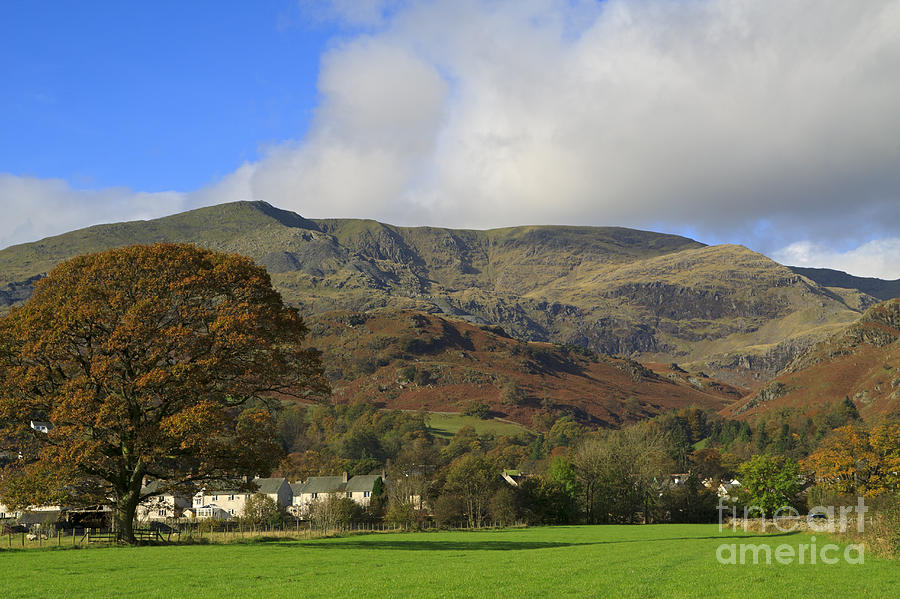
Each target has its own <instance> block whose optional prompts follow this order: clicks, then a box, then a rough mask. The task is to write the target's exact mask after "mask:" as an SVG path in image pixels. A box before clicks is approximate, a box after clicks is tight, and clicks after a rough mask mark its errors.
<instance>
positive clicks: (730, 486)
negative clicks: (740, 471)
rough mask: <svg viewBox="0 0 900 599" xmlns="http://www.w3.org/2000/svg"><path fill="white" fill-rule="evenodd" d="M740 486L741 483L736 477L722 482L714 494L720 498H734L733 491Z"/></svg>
mask: <svg viewBox="0 0 900 599" xmlns="http://www.w3.org/2000/svg"><path fill="white" fill-rule="evenodd" d="M740 486H741V483H740V482H739V481H738V480H737V479H732V480H731V481H729V482H722V483H721V484H720V485H719V488H718V489H717V490H716V494H717V495H718V496H719V497H721V498H722V499H734V495H733V492H734V491H735V490H736V489H737V488H738V487H740Z"/></svg>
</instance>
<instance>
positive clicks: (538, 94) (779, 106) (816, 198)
mask: <svg viewBox="0 0 900 599" xmlns="http://www.w3.org/2000/svg"><path fill="white" fill-rule="evenodd" d="M898 26H900V3H898V2H896V1H874V0H873V1H871V2H866V3H847V2H843V1H834V2H821V1H818V0H816V1H812V0H777V1H776V0H762V1H758V2H746V1H744V0H708V1H700V0H693V1H687V2H679V3H673V2H667V1H663V0H644V1H637V2H634V1H633V2H625V1H623V0H609V1H607V2H604V3H586V2H576V3H571V2H568V1H562V0H560V1H553V0H546V1H541V0H529V1H527V2H504V1H493V2H478V1H474V0H456V1H453V2H441V1H437V2H427V3H425V2H423V3H413V4H412V5H411V6H409V7H407V8H405V9H403V10H400V11H398V12H397V14H396V15H394V16H393V18H392V19H391V20H390V22H389V23H388V24H387V25H386V26H385V27H383V28H381V29H379V30H378V32H376V33H371V34H366V35H364V36H361V37H360V38H359V39H357V40H356V41H354V42H352V43H348V44H345V45H342V46H338V47H337V48H335V49H333V50H332V51H331V52H329V54H328V55H327V56H326V57H325V59H324V61H323V65H322V74H321V80H320V82H319V87H320V90H321V91H322V93H323V95H324V103H323V105H322V107H321V109H320V111H319V113H318V115H317V117H316V122H315V128H314V131H315V133H314V134H313V135H311V136H309V137H308V138H307V139H306V140H304V141H303V142H301V143H300V144H298V145H289V146H284V147H281V148H277V149H275V150H274V151H273V152H272V154H271V156H269V157H268V158H266V159H264V160H263V161H262V162H260V163H259V164H257V165H252V169H253V171H254V176H253V177H252V180H251V181H250V182H249V187H248V188H245V189H243V193H244V194H245V195H252V196H254V197H260V198H262V199H268V200H270V201H273V202H275V203H278V204H280V205H283V206H285V207H288V208H293V209H296V210H299V211H301V212H304V213H305V214H307V215H310V216H331V215H335V216H365V217H372V218H381V219H391V218H399V219H400V221H401V223H406V224H422V223H429V224H441V225H447V226H473V227H487V226H500V225H508V224H516V223H524V222H531V223H549V222H555V223H559V222H568V223H591V224H624V225H633V226H664V227H667V228H669V229H678V228H680V227H692V228H693V229H694V230H696V231H698V233H700V234H706V235H711V236H715V237H719V238H721V237H728V236H731V237H738V238H741V237H743V239H745V240H746V239H748V238H752V237H753V236H754V232H755V231H759V230H761V228H760V224H761V223H768V224H769V225H770V226H769V227H768V228H767V230H768V231H769V232H770V233H769V234H767V236H766V237H763V238H759V239H756V241H757V244H758V245H760V246H762V248H761V249H768V250H771V249H775V248H777V247H782V246H783V245H785V244H786V243H788V242H789V241H792V240H794V239H797V238H798V237H799V238H817V239H826V238H835V239H839V238H843V237H847V236H850V237H858V236H859V235H860V233H862V234H863V235H870V236H874V235H879V234H881V235H884V234H886V233H887V234H889V233H891V232H893V231H896V230H897V229H898V228H900V207H898V206H900V202H898V198H897V190H898V189H900V168H898V166H900V144H898V142H897V140H898V139H900V113H898V112H897V110H896V106H897V105H898V104H900V78H898V77H896V73H897V72H900V36H897V35H896V31H897V27H898ZM387 49H389V50H387ZM405 62H408V63H409V64H410V65H415V68H413V67H411V66H408V67H406V68H403V67H398V66H397V65H402V64H404V63H405ZM395 69H397V71H398V73H399V74H394V71H395ZM438 76H439V77H440V78H441V79H442V80H443V81H444V82H445V85H446V88H445V89H444V88H442V86H441V84H440V83H438V82H437V81H436V80H435V79H436V78H437V77H438ZM423 90H424V91H423ZM408 112H410V113H411V116H410V118H405V116H406V114H407V113H408ZM413 148H414V149H413ZM851 228H852V229H853V230H852V231H851V230H849V229H851ZM723 232H724V234H723ZM773 232H774V233H773Z"/></svg>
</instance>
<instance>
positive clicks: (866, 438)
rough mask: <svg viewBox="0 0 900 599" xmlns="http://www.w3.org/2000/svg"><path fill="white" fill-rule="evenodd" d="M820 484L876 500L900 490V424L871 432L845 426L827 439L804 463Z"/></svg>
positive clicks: (874, 429) (883, 426) (833, 489)
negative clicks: (876, 497)
mask: <svg viewBox="0 0 900 599" xmlns="http://www.w3.org/2000/svg"><path fill="white" fill-rule="evenodd" d="M804 466H806V467H807V468H808V469H809V470H810V471H812V472H813V473H814V474H815V477H816V483H817V484H818V485H820V486H821V487H823V488H824V489H827V490H828V491H831V492H834V493H838V494H841V495H865V496H868V497H875V496H879V495H885V494H888V493H892V492H896V491H898V490H900V424H897V423H883V424H879V425H877V426H875V427H873V428H872V430H871V431H868V430H866V429H864V428H862V427H859V426H852V425H849V426H843V427H841V428H838V429H835V430H834V431H832V433H831V434H830V435H829V436H827V437H826V438H825V439H824V440H823V441H822V444H821V445H820V446H819V449H817V450H816V451H815V452H813V454H812V455H810V456H809V458H807V459H806V461H805V462H804Z"/></svg>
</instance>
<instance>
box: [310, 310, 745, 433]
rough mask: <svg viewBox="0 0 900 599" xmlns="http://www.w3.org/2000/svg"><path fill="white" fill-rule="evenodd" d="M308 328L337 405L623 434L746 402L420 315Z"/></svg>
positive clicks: (635, 368) (340, 318)
mask: <svg viewBox="0 0 900 599" xmlns="http://www.w3.org/2000/svg"><path fill="white" fill-rule="evenodd" d="M308 324H309V327H310V330H311V331H312V335H313V337H314V338H315V340H316V344H317V347H319V349H321V350H322V352H323V356H322V359H323V363H324V364H325V365H326V369H327V371H326V372H327V375H328V377H329V379H330V380H332V385H333V387H334V400H335V401H338V402H347V403H355V402H360V401H363V402H373V403H375V404H376V405H378V406H379V407H385V408H400V409H420V408H424V409H427V410H429V411H433V412H460V411H463V410H465V409H466V408H467V407H469V406H470V405H471V404H472V403H473V402H481V403H485V404H487V405H489V406H490V410H491V415H492V416H495V417H501V418H505V419H509V420H513V421H515V422H519V423H521V424H524V425H526V426H531V425H532V424H533V422H534V418H535V416H538V417H540V416H541V415H544V416H549V417H551V418H557V417H559V416H560V415H563V414H567V415H570V416H571V417H572V418H574V419H575V420H577V421H579V422H582V423H584V424H589V425H592V426H602V427H618V426H620V425H622V424H623V423H627V422H631V421H635V420H639V419H642V418H645V417H649V416H653V415H656V414H659V413H661V412H664V411H666V410H669V409H672V408H679V407H686V406H692V405H697V406H701V407H706V408H712V409H721V408H723V407H725V406H727V405H729V404H730V403H732V402H734V401H736V400H737V399H738V398H739V397H740V396H741V392H740V391H739V390H737V389H734V388H732V387H729V386H728V385H723V384H721V383H718V382H717V381H714V380H712V379H709V378H707V377H705V376H703V375H701V374H697V373H694V374H691V373H687V372H683V371H676V370H672V369H671V368H664V367H662V366H660V367H658V368H656V371H654V370H651V369H649V368H647V367H645V366H643V365H641V364H638V363H637V362H633V361H631V360H627V359H621V358H610V357H606V356H601V355H597V354H594V353H591V352H588V351H585V350H583V349H580V348H567V347H562V346H555V345H552V344H549V343H524V342H521V341H517V340H515V339H512V338H510V337H509V336H507V335H506V334H505V332H504V331H503V330H502V329H499V328H496V327H488V326H481V325H473V324H471V323H468V322H465V321H462V320H452V319H448V318H443V317H440V316H435V315H431V314H423V313H420V312H411V311H400V312H396V311H392V310H391V311H388V310H379V311H375V312H370V313H359V312H346V311H338V312H329V313H326V314H319V315H315V316H313V317H311V318H310V319H309V320H308Z"/></svg>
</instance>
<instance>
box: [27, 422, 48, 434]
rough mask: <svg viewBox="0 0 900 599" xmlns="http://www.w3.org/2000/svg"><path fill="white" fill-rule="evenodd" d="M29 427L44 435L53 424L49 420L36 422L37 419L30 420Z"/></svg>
mask: <svg viewBox="0 0 900 599" xmlns="http://www.w3.org/2000/svg"><path fill="white" fill-rule="evenodd" d="M31 428H32V429H34V430H36V431H37V432H39V433H44V434H45V435H46V434H47V433H49V432H50V431H52V430H53V425H52V424H50V423H49V422H38V421H37V420H32V421H31Z"/></svg>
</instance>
